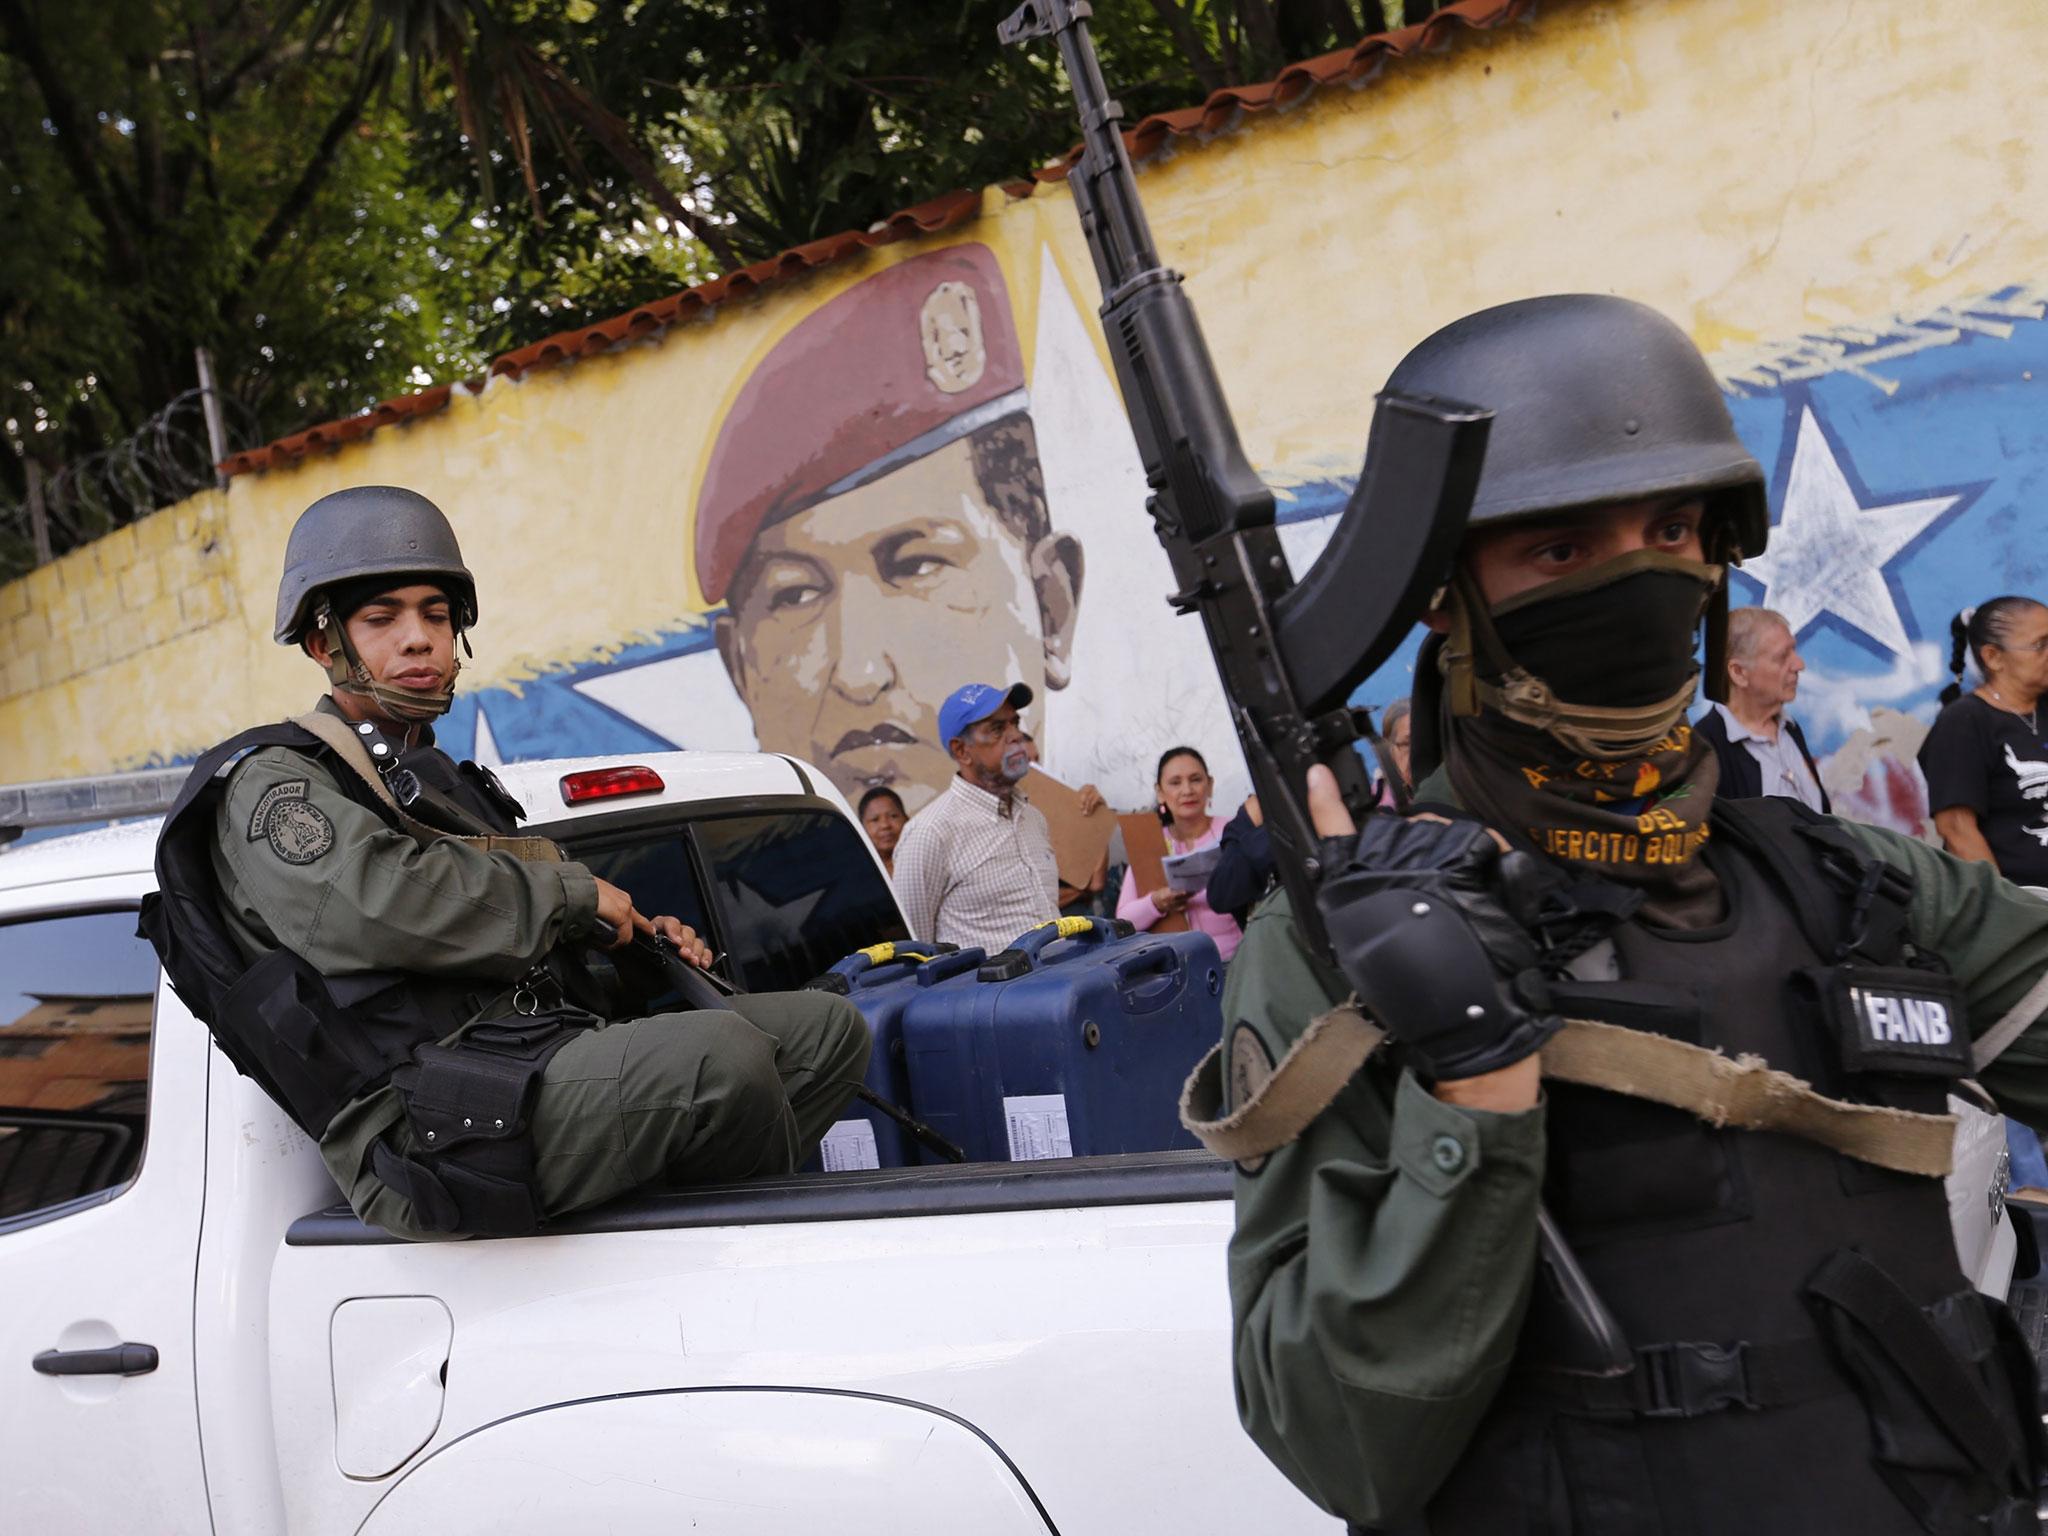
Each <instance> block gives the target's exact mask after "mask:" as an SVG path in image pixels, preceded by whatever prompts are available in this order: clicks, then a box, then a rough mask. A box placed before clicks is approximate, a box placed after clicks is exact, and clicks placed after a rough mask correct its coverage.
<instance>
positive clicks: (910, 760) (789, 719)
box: [695, 244, 1082, 812]
mask: <svg viewBox="0 0 2048 1536" xmlns="http://www.w3.org/2000/svg"><path fill="white" fill-rule="evenodd" d="M1029 408H1030V402H1029V397H1028V395H1027V393H1026V390H1025V385H1024V363H1023V356H1022V350H1021V347H1020V345H1019V342H1018V336H1017V326H1016V322H1015V320H1014V318H1013V317H1012V314H1011V310H1010V300H1009V294H1008V290H1007V288H1006V286H1005V284H1004V280H1003V275H1002V272H1001V269H1000V268H999V267H998V266H997V264H996V259H995V255H994V253H993V252H992V251H990V250H989V248H988V247H987V246H985V245H978V244H970V245H959V246H952V247H948V248H946V249H944V250H939V251H932V252H929V253H927V254H924V255H919V256H914V257H911V258H910V259H908V260H906V261H903V262H900V263H898V264H896V265H895V266H892V267H890V268H888V269H887V270H885V271H882V272H880V273H877V274H876V275H875V276H873V277H870V278H866V279H864V280H863V281H861V282H859V283H856V284H855V285H854V286H853V287H851V288H849V289H847V290H846V291H845V292H843V293H841V294H839V295H837V296H836V297H834V298H833V299H831V300H829V301H828V302H827V303H825V304H824V305H823V306H821V307H820V308H818V309H817V310H815V311H813V312H812V313H811V314H809V315H807V316H806V317H805V318H804V319H803V320H801V321H799V322H798V323H797V325H796V326H795V327H794V328H793V329H791V330H790V332H789V333H788V334H787V335H786V336H784V337H783V338H782V339H781V340H780V341H779V342H777V343H775V345H774V346H773V347H772V348H771V349H770V350H769V351H768V353H767V355H766V356H765V357H763V358H762V360H761V361H760V363H759V364H758V365H757V366H756V367H755V369H754V371H753V372H752V373H751V374H750V375H749V376H748V378H747V380H746V382H745V383H744V384H743V385H742V386H741V388H740V391H739V394H738V395H737V397H736V398H735V399H734V401H733V404H732V406H731V408H730V409H729V410H728V411H727V413H726V415H725V418H724V420H723V421H722V422H721V424H720V426H719V429H718V433H717V437H716V441H715V442H714V444H713V446H712V449H711V452H710V455H709V456H708V459H707V462H706V466H705V471H704V479H703V483H702V485H701V487H700V490H699V493H698V497H697V515H696V540H695V545H696V550H695V552H696V570H697V579H698V584H699V586H700V587H701V588H702V590H703V594H704V598H705V601H706V602H707V603H708V604H716V603H719V602H721V601H723V602H724V603H725V604H726V608H725V611H724V612H723V613H721V614H719V615H718V617H717V619H716V620H715V627H714V637H715V639H716V642H717V646H718V652H719V655H720V656H721V657H722V658H723V659H724V662H725V667H726V671H727V673H728V674H729V675H730V676H731V678H732V682H733V686H734V688H735V689H736V690H737V691H738V693H739V696H740V698H741V700H742V701H743V702H744V703H745V705H746V707H747V711H748V713H749V714H750V715H751V716H752V717H753V723H754V732H755V736H756V737H757V739H758V740H759V742H760V745H761V748H762V750H764V751H771V752H788V753H792V754H794V755H796V756H798V757H802V758H805V759H807V760H808V761H810V762H813V763H815V764H817V765H818V766H819V767H820V768H822V769H824V770H825V772H826V773H828V774H829V775H830V776H831V778H832V780H833V782H834V783H836V784H837V785H838V786H839V788H840V790H841V792H842V793H844V794H845V795H846V797H847V798H848V799H849V800H857V799H858V798H859V796H860V794H861V793H862V792H863V791H864V790H866V789H867V788H869V787H870V786H873V785H877V784H887V785H890V786H892V787H893V788H895V789H896V790H897V792H898V793H899V794H900V795H901V796H902V797H903V801H904V804H905V805H906V806H907V807H908V808H909V809H910V810H911V811H913V812H914V811H916V810H917V809H919V808H920V807H921V806H922V805H924V803H925V802H926V801H928V800H929V799H931V797H932V796H933V795H934V794H935V793H937V792H938V791H939V790H940V789H942V788H943V787H944V786H945V783H946V781H947V779H948V778H949V777H950V776H951V774H952V771H953V765H952V761H951V759H950V758H949V757H948V756H947V755H946V752H945V749H944V747H943V746H942V745H941V743H940V742H939V740H938V710H939V705H940V704H941V702H943V701H944V699H945V697H946V696H947V695H948V694H949V693H951V692H952V691H953V690H954V689H955V688H957V687H959V686H960V685H961V684H962V683H963V682H972V681H975V680H979V679H985V678H996V679H999V680H1002V681H1004V682H1020V683H1023V684H1024V685H1025V686H1027V687H1029V688H1030V689H1032V690H1033V692H1034V693H1037V694H1038V695H1039V696H1040V697H1041V698H1042V697H1043V696H1044V690H1045V689H1048V688H1064V687H1065V686H1066V685H1067V682H1068V680H1069V677H1070V673H1071V666H1072V650H1073V636H1074V625H1075V619H1076V616H1077V614H1078V611H1079V604H1080V598H1081V581H1082V555H1081V546H1080V543H1079V542H1078V541H1077V540H1075V539H1074V538H1072V537H1069V536H1067V535H1056V534H1054V533H1053V531H1052V527H1051V522H1050V519H1049V516H1048V514H1047V510H1046V498H1045V485H1044V478H1043V475H1042V473H1041V471H1040V467H1039V459H1038V444H1037V438H1036V435H1035V433H1034V430H1033V427H1032V422H1031V417H1030V415H1029Z"/></svg>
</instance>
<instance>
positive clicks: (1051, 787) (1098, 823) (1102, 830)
mask: <svg viewBox="0 0 2048 1536" xmlns="http://www.w3.org/2000/svg"><path fill="white" fill-rule="evenodd" d="M1022 789H1023V792H1024V798H1025V799H1026V800H1028V801H1030V802H1031V804H1032V806H1033V807H1034V808H1035V809H1036V810H1037V811H1038V812H1039V813H1040V814H1041V815H1043V816H1044V817H1045V822H1046V827H1047V830H1048V831H1050V832H1051V834H1052V856H1053V860H1054V862H1055V863H1057V864H1058V865H1059V871H1060V880H1061V882H1062V883H1064V884H1066V885H1071V886H1073V887H1075V888H1076V889H1077V890H1086V889H1087V887H1088V882H1089V881H1090V880H1091V879H1093V878H1094V875H1095V870H1096V867H1097V866H1098V865H1100V864H1101V863H1102V856H1103V855H1104V854H1105V853H1107V852H1108V851H1109V839H1110V836H1111V835H1112V834H1113V833H1114V832H1115V831H1116V814H1115V813H1114V812H1113V811H1111V810H1110V808H1109V807H1108V806H1106V805H1099V806H1097V807H1096V808H1095V813H1094V814H1093V815H1091V816H1083V815H1082V814H1081V792H1080V791H1079V790H1078V789H1069V788H1068V787H1067V786H1066V785H1064V784H1062V783H1061V782H1060V781H1059V780H1058V779H1056V778H1054V777H1052V775H1050V774H1049V773H1047V772H1046V771H1045V770H1044V769H1043V768H1034V769H1032V770H1031V773H1030V776H1029V777H1028V778H1026V779H1025V780H1024V783H1023V785H1022Z"/></svg>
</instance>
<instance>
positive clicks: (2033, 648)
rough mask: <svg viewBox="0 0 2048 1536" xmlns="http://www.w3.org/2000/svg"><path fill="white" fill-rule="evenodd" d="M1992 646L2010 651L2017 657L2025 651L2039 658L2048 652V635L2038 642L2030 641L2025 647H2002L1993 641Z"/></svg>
mask: <svg viewBox="0 0 2048 1536" xmlns="http://www.w3.org/2000/svg"><path fill="white" fill-rule="evenodd" d="M1991 644H1992V645H1993V646H1994V647H1996V648H1997V649H1998V650H2001V651H2009V652H2012V653H2013V654H2015V655H2017V654H2018V653H2019V652H2021V651H2025V652H2026V653H2027V654H2028V655H2030V656H2038V655H2040V654H2041V653H2042V652H2043V651H2048V635H2043V636H2042V637H2041V638H2040V639H2038V640H2030V641H2028V642H2027V643H2026V644H2025V645H2000V644H1999V643H1998V642H1997V641H1996V640H1994V641H1992V642H1991Z"/></svg>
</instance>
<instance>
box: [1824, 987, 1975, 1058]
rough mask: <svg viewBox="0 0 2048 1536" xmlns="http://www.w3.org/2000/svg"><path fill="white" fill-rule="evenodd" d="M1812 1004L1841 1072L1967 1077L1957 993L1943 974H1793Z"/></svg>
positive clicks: (1963, 1016)
mask: <svg viewBox="0 0 2048 1536" xmlns="http://www.w3.org/2000/svg"><path fill="white" fill-rule="evenodd" d="M1800 975H1801V979H1802V980H1803V981H1804V983H1805V984H1806V985H1807V986H1808V987H1810V988H1811V989H1812V991H1813V993H1814V996H1815V997H1816V998H1817V999H1818V1001H1819V1003H1820V1010H1821V1017H1822V1019H1823V1020H1824V1021H1825V1022H1826V1024H1827V1026H1828V1030H1829V1034H1830V1035H1831V1037H1832V1038H1833V1040H1834V1042H1835V1048H1836V1051H1837V1052H1838V1054H1839V1059H1840V1061H1841V1064H1842V1070H1843V1071H1845V1072H1854V1073H1865V1072H1874V1073H1884V1074H1901V1075H1904V1076H1908V1077H1962V1076H1964V1075H1966V1074H1967V1073H1968V1072H1969V1070H1970V1033H1969V1019H1968V1014H1967V1013H1966V1012H1965V1010H1964V1006H1963V994H1962V988H1960V987H1958V986H1957V985H1956V982H1955V978H1954V977H1952V976H1950V975H1948V974H1947V973H1946V972H1943V971H1926V970H1916V969H1913V968H1911V967H1908V966H1874V965H1850V966H1825V967H1822V966H1816V967H1813V968H1810V969H1808V970H1806V971H1803V972H1801V973H1800Z"/></svg>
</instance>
